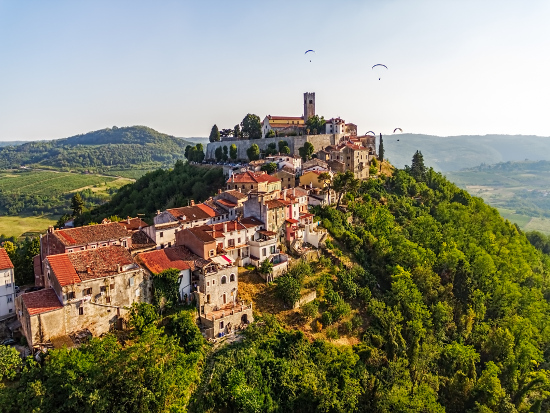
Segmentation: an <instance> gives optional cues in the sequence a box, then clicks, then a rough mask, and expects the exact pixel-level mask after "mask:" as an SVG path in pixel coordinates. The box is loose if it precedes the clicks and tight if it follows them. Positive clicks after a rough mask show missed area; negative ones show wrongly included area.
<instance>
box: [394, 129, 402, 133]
mask: <svg viewBox="0 0 550 413" xmlns="http://www.w3.org/2000/svg"><path fill="white" fill-rule="evenodd" d="M395 131H400V132H401V133H403V129H401V128H395V129H394V130H393V133H395Z"/></svg>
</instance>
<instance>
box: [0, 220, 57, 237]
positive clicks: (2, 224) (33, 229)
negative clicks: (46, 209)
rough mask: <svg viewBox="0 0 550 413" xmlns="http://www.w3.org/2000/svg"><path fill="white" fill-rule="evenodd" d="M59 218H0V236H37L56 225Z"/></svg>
mask: <svg viewBox="0 0 550 413" xmlns="http://www.w3.org/2000/svg"><path fill="white" fill-rule="evenodd" d="M58 218H59V217H56V216H37V217H32V216H31V217H6V216H3V217H0V234H2V235H4V236H6V237H20V236H26V235H29V236H35V235H36V234H42V233H44V232H46V230H47V229H48V227H49V226H50V225H54V224H55V223H56V222H57V220H58Z"/></svg>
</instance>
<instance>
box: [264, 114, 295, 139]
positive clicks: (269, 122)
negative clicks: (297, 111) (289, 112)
mask: <svg viewBox="0 0 550 413" xmlns="http://www.w3.org/2000/svg"><path fill="white" fill-rule="evenodd" d="M305 128H306V125H305V122H304V118H303V117H298V116H271V115H267V116H266V117H265V118H264V120H263V122H262V134H263V136H262V137H263V138H265V137H266V135H267V134H268V133H269V131H270V130H272V131H274V132H275V133H276V134H277V136H292V135H302V134H304V133H305Z"/></svg>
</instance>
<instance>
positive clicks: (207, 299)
mask: <svg viewBox="0 0 550 413" xmlns="http://www.w3.org/2000/svg"><path fill="white" fill-rule="evenodd" d="M206 302H207V303H209V302H210V294H207V295H206Z"/></svg>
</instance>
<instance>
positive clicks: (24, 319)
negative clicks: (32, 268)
mask: <svg viewBox="0 0 550 413" xmlns="http://www.w3.org/2000/svg"><path fill="white" fill-rule="evenodd" d="M44 270H45V271H44V274H45V275H44V278H45V283H46V285H45V287H46V289H45V290H42V294H43V297H42V295H32V296H29V294H37V293H38V292H33V293H25V294H21V295H20V296H19V297H17V300H20V302H19V304H18V305H19V306H20V308H21V309H22V310H21V311H20V312H18V317H19V318H20V322H21V325H22V326H27V327H26V329H25V328H24V329H23V331H24V334H25V337H27V340H28V342H29V343H31V345H32V344H33V343H38V342H41V343H43V342H45V341H47V340H48V339H51V338H55V337H58V336H67V335H70V334H72V333H74V332H77V331H80V330H83V329H88V330H89V331H90V332H91V333H92V334H93V335H95V336H99V335H101V334H104V333H106V332H108V331H109V330H111V329H113V328H118V327H120V326H121V325H122V322H123V320H124V319H125V318H126V316H127V313H128V308H129V307H130V306H131V305H132V303H134V302H149V301H150V298H151V297H150V290H151V279H150V277H149V276H148V275H147V274H145V272H144V271H143V269H142V268H141V267H140V266H139V265H138V264H137V263H136V261H135V260H134V258H133V257H132V255H131V254H130V252H129V251H128V249H126V248H125V247H124V246H122V245H111V246H107V247H103V248H96V249H87V250H83V251H76V252H69V253H64V254H56V255H49V256H47V257H46V259H45V260H44ZM45 291H47V292H45ZM54 296H55V297H56V299H57V300H58V303H59V306H60V307H59V306H57V305H56V306H52V309H51V310H47V312H48V314H49V315H48V316H47V319H48V320H49V321H48V322H47V323H46V321H45V320H41V318H40V317H39V318H38V324H33V323H34V321H32V320H30V317H31V316H33V315H34V314H33V311H32V310H31V311H30V310H29V309H30V308H31V307H30V304H29V303H30V302H33V301H32V300H34V298H36V297H42V298H41V299H43V300H44V302H47V303H50V304H51V303H53V302H54V301H55V300H54V299H53V297H54ZM29 300H31V301H29ZM16 305H17V304H16ZM23 308H26V309H27V311H26V312H25V311H23ZM33 308H34V307H33ZM36 308H37V310H36V311H37V314H38V315H40V314H41V312H42V310H40V309H39V307H36ZM40 308H42V307H40ZM44 308H49V307H47V306H44ZM44 311H45V310H44ZM50 313H52V314H50ZM54 313H55V314H54ZM36 328H38V330H37V329H36Z"/></svg>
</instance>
